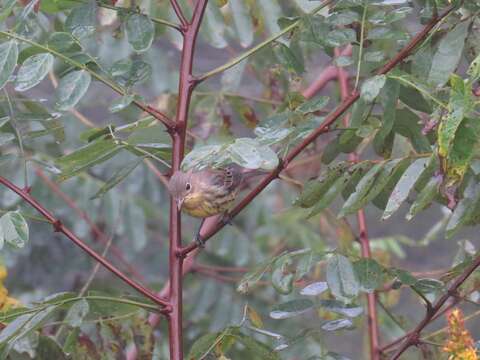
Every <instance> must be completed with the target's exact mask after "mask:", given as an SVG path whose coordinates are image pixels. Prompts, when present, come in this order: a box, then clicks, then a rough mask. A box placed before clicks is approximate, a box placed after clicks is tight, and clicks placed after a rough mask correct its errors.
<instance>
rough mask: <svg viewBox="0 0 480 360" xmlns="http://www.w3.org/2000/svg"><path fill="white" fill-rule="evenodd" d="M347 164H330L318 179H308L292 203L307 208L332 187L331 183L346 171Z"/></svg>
mask: <svg viewBox="0 0 480 360" xmlns="http://www.w3.org/2000/svg"><path fill="white" fill-rule="evenodd" d="M348 166H349V164H348V163H347V162H341V163H338V164H335V165H333V166H330V167H329V168H328V169H327V171H326V172H325V173H323V174H322V175H321V176H320V178H319V179H318V180H311V181H308V182H307V183H306V184H305V186H304V187H303V190H302V192H301V194H300V196H299V197H298V198H297V199H296V200H295V202H294V205H296V206H300V207H302V208H309V207H312V206H313V205H315V203H317V202H318V201H319V200H321V199H323V198H324V194H325V193H326V192H327V191H329V190H330V189H332V187H333V186H332V185H333V184H334V183H335V182H337V181H338V179H339V178H341V177H342V176H343V174H345V172H347V169H348Z"/></svg>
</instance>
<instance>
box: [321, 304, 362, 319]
mask: <svg viewBox="0 0 480 360" xmlns="http://www.w3.org/2000/svg"><path fill="white" fill-rule="evenodd" d="M319 306H320V308H321V309H324V310H326V311H331V312H334V313H337V314H341V315H344V316H348V317H350V318H354V317H357V316H359V315H360V314H362V313H363V308H362V307H361V306H357V305H355V304H345V303H343V302H342V301H338V300H320V303H319Z"/></svg>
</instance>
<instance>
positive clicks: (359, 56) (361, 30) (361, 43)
mask: <svg viewBox="0 0 480 360" xmlns="http://www.w3.org/2000/svg"><path fill="white" fill-rule="evenodd" d="M367 9H368V2H364V3H363V14H362V25H361V28H360V48H359V49H358V64H357V74H356V76H355V85H354V86H353V89H354V90H357V88H358V82H359V80H360V70H361V67H362V57H363V42H364V40H365V22H366V18H367Z"/></svg>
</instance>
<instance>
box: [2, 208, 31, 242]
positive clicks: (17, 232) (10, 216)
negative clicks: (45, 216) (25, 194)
mask: <svg viewBox="0 0 480 360" xmlns="http://www.w3.org/2000/svg"><path fill="white" fill-rule="evenodd" d="M27 242H28V224H27V222H26V221H25V219H24V218H23V216H22V214H20V212H18V211H9V212H7V213H6V214H5V215H3V216H2V217H0V243H1V244H2V246H3V244H4V243H7V244H9V245H11V246H13V247H14V248H17V249H20V248H23V247H24V246H25V244H26V243H27Z"/></svg>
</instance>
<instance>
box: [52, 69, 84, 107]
mask: <svg viewBox="0 0 480 360" xmlns="http://www.w3.org/2000/svg"><path fill="white" fill-rule="evenodd" d="M91 80H92V78H91V76H90V74H89V73H88V72H86V71H84V70H79V71H72V72H71V73H69V74H67V75H65V76H64V77H63V78H61V79H60V82H59V84H58V87H57V89H56V91H55V96H56V103H55V106H56V108H57V109H58V110H61V111H65V110H69V109H71V108H73V107H74V106H75V105H77V103H78V102H79V101H80V99H81V98H82V97H83V96H84V95H85V93H86V92H87V90H88V87H89V86H90V82H91Z"/></svg>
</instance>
